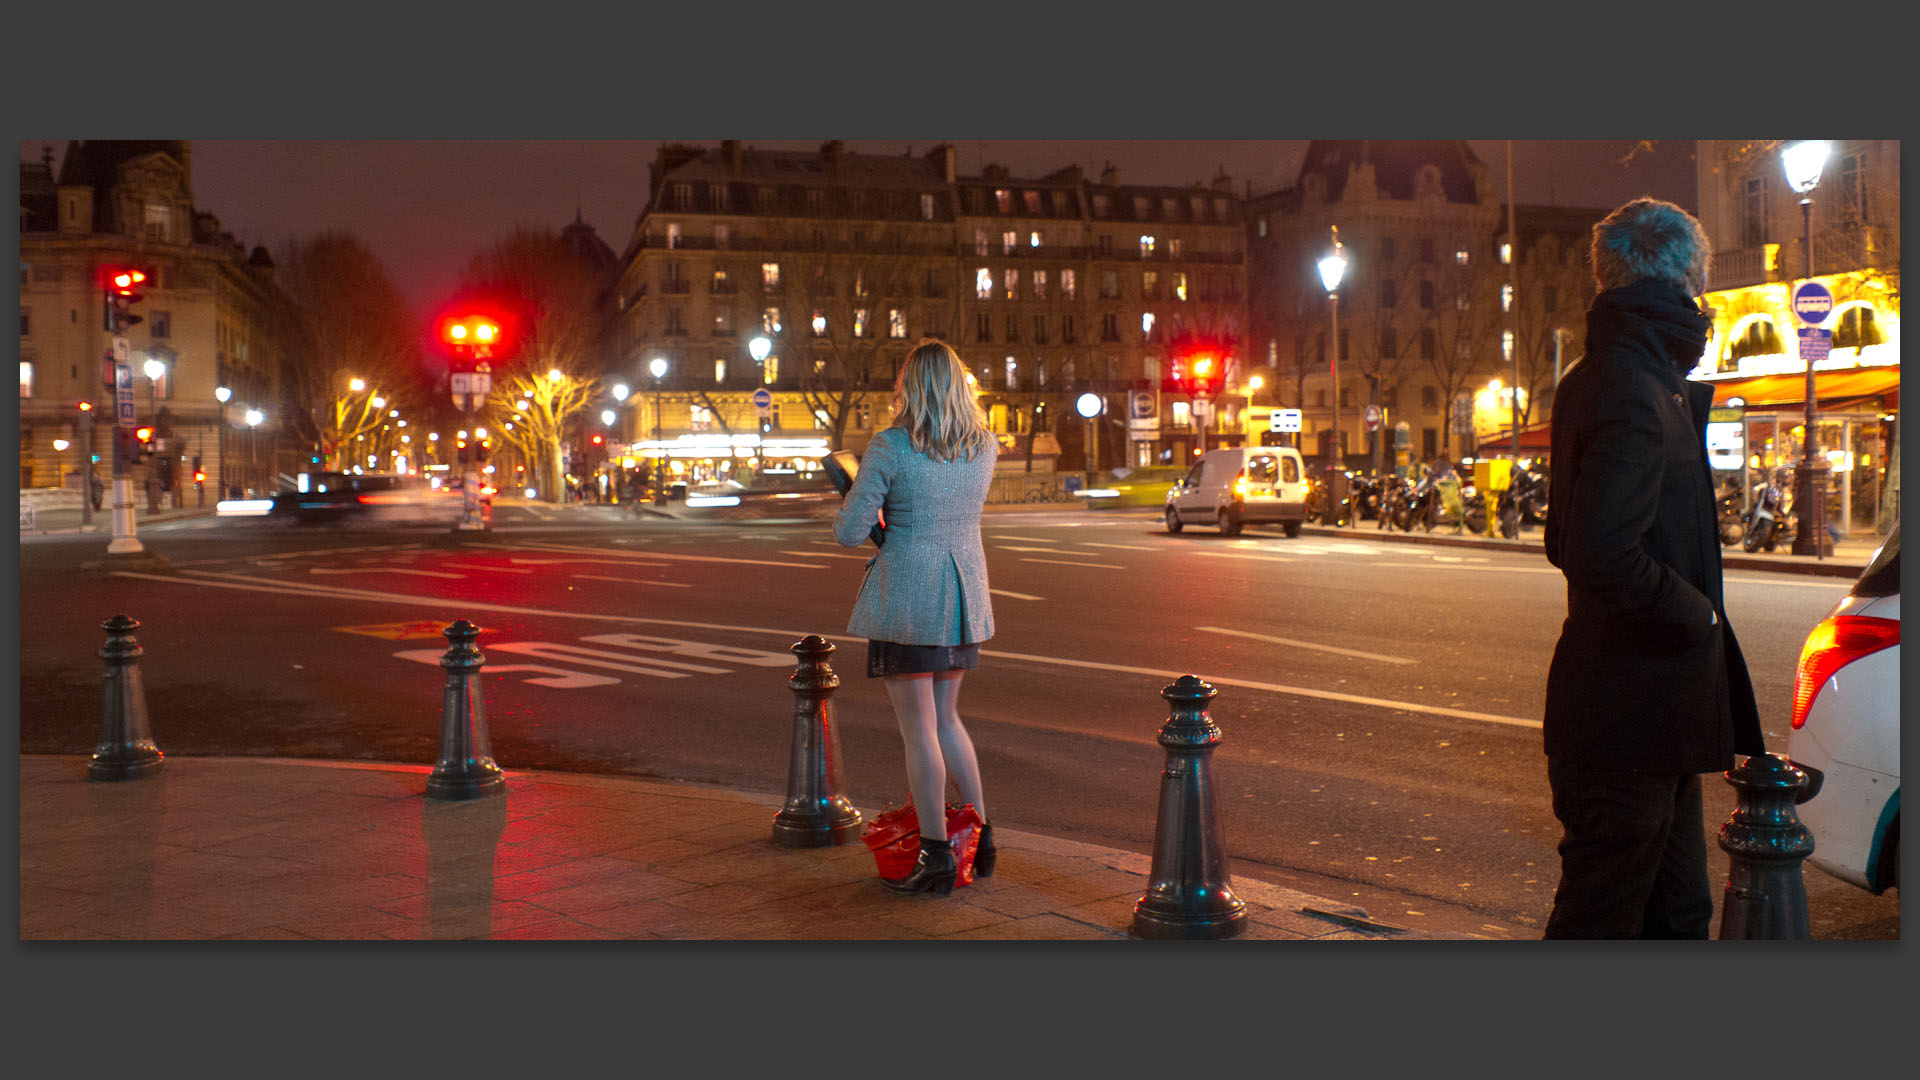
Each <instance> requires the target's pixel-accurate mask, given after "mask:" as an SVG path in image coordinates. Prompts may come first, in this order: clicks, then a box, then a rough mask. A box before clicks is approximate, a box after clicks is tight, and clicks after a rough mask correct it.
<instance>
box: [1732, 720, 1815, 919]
mask: <svg viewBox="0 0 1920 1080" xmlns="http://www.w3.org/2000/svg"><path fill="white" fill-rule="evenodd" d="M1726 777H1727V783H1729V784H1731V785H1733V790H1734V793H1735V795H1736V797H1737V802H1736V803H1735V804H1734V808H1733V816H1732V817H1730V818H1728V819H1727V822H1726V824H1724V825H1722V826H1720V849H1721V850H1722V851H1725V852H1726V853H1727V855H1728V857H1729V858H1728V863H1727V888H1726V896H1725V898H1724V899H1723V900H1722V902H1721V908H1720V939H1721V940H1722V941H1754V940H1759V941H1806V940H1807V939H1808V938H1810V937H1812V936H1813V932H1812V930H1811V929H1810V928H1809V927H1808V924H1807V883H1806V880H1805V878H1803V877H1802V876H1801V866H1800V864H1801V863H1802V862H1804V861H1805V860H1806V857H1807V856H1808V855H1811V854H1813V834H1812V833H1810V832H1808V831H1807V827H1806V826H1805V825H1802V824H1800V817H1799V815H1798V814H1796V813H1794V810H1793V808H1794V806H1795V805H1796V804H1799V803H1803V802H1806V801H1807V800H1808V799H1811V798H1813V797H1814V796H1815V795H1817V794H1819V793H1820V784H1821V779H1822V777H1821V774H1820V772H1819V770H1817V769H1813V768H1811V767H1809V766H1805V765H1799V764H1796V763H1794V762H1792V761H1789V760H1787V758H1785V757H1783V756H1781V755H1779V754H1755V755H1753V756H1752V757H1749V758H1747V760H1746V761H1745V762H1743V763H1742V764H1741V765H1740V766H1739V767H1738V768H1734V769H1730V770H1728V771H1727V774H1726Z"/></svg>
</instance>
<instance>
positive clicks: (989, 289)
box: [973, 266, 993, 300]
mask: <svg viewBox="0 0 1920 1080" xmlns="http://www.w3.org/2000/svg"><path fill="white" fill-rule="evenodd" d="M973 295H974V298H975V299H977V300H991V299H993V271H992V270H991V269H989V268H987V267H984V266H982V267H980V268H979V269H977V270H975V271H974V272H973Z"/></svg>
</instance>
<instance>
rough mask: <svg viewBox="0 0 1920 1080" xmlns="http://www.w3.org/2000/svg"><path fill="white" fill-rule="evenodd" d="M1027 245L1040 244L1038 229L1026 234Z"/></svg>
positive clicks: (1037, 245)
mask: <svg viewBox="0 0 1920 1080" xmlns="http://www.w3.org/2000/svg"><path fill="white" fill-rule="evenodd" d="M1027 246H1028V247H1033V248H1037V247H1039V246H1040V230H1038V229H1035V230H1033V231H1032V232H1030V233H1028V234H1027Z"/></svg>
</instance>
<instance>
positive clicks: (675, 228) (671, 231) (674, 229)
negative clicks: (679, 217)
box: [667, 185, 684, 249]
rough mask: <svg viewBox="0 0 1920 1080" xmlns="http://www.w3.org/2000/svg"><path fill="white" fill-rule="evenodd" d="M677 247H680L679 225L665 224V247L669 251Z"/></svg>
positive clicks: (673, 223) (673, 222)
mask: <svg viewBox="0 0 1920 1080" xmlns="http://www.w3.org/2000/svg"><path fill="white" fill-rule="evenodd" d="M683 186H684V185H683ZM679 246H680V223H679V222H677V221H669V222H667V247H668V248H669V249H672V248H677V247H679Z"/></svg>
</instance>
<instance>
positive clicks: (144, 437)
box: [133, 427, 153, 442]
mask: <svg viewBox="0 0 1920 1080" xmlns="http://www.w3.org/2000/svg"><path fill="white" fill-rule="evenodd" d="M133 435H134V438H137V439H139V440H140V441H141V442H152V441H153V429H152V428H150V427H141V428H134V429H133Z"/></svg>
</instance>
